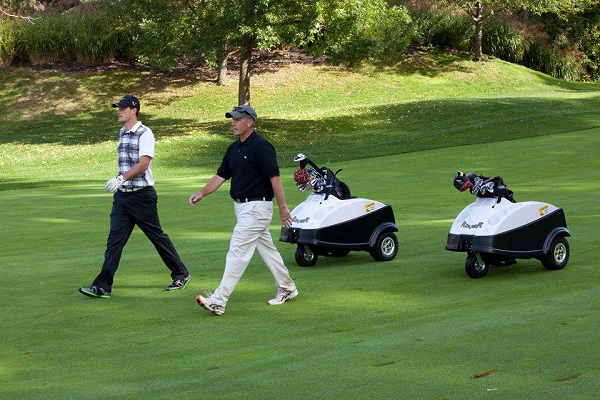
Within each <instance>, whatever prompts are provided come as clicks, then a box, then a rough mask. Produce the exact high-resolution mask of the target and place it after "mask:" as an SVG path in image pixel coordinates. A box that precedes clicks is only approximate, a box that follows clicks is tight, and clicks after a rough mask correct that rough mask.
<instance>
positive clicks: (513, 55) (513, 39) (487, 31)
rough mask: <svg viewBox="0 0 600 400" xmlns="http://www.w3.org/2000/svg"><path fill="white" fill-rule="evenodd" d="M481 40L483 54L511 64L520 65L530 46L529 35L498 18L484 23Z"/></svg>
mask: <svg viewBox="0 0 600 400" xmlns="http://www.w3.org/2000/svg"><path fill="white" fill-rule="evenodd" d="M482 39H483V43H482V45H483V52H484V53H485V54H490V55H493V56H496V57H498V58H501V59H503V60H506V61H509V62H512V63H520V62H521V61H522V60H523V56H524V55H525V52H527V50H528V49H529V46H530V45H531V39H530V38H529V35H527V34H526V33H524V32H521V31H519V30H518V29H517V28H516V27H515V25H513V24H512V23H510V22H508V21H505V20H503V19H502V18H499V17H490V18H488V19H487V20H486V21H485V23H484V25H483V38H482Z"/></svg>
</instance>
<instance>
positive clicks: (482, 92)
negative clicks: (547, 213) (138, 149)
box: [0, 53, 600, 400]
mask: <svg viewBox="0 0 600 400" xmlns="http://www.w3.org/2000/svg"><path fill="white" fill-rule="evenodd" d="M175 78H177V79H175ZM252 82H253V87H252V90H253V91H252V96H253V103H252V104H253V105H254V106H255V107H256V108H257V110H258V114H259V125H258V128H259V131H260V132H261V133H263V134H264V135H265V136H267V137H268V138H269V139H270V140H271V141H272V142H274V143H275V145H276V148H277V151H278V156H279V161H280V166H282V178H283V183H284V188H285V191H286V195H287V198H288V204H289V206H290V207H294V206H296V205H298V204H299V203H300V202H302V201H303V200H304V199H305V197H306V196H307V193H303V192H299V191H298V190H297V189H296V187H295V185H294V182H293V179H292V175H293V172H294V170H295V169H296V168H297V165H295V164H294V163H293V161H292V160H293V156H294V154H296V153H298V152H303V153H305V154H306V155H307V156H309V157H310V158H311V159H313V160H314V161H315V162H316V163H317V164H320V165H326V166H328V167H330V168H331V169H333V170H334V171H335V170H337V169H340V168H343V171H342V172H341V173H340V175H339V177H340V179H341V180H343V181H344V182H346V183H347V184H348V185H349V187H350V189H351V190H352V193H353V194H354V195H356V196H358V197H366V198H372V199H376V200H379V201H382V202H385V203H388V204H391V205H392V206H393V208H394V211H395V215H396V222H397V224H398V226H399V232H398V238H399V242H400V249H399V252H398V255H397V257H396V258H395V259H394V260H393V261H390V262H386V263H378V262H375V261H373V259H372V258H371V257H370V255H369V254H367V253H366V252H362V253H358V252H353V253H350V254H349V255H348V256H346V257H344V258H324V257H321V258H320V259H319V261H318V263H317V265H316V266H314V267H311V268H300V267H298V266H297V265H296V263H295V261H294V251H295V247H294V246H292V245H290V244H288V243H282V242H277V246H278V248H279V249H280V251H281V253H282V255H283V257H284V260H285V262H286V264H287V265H288V267H289V268H290V270H291V273H292V276H293V277H294V279H295V280H296V281H297V284H298V289H299V292H300V295H299V296H298V298H296V299H294V300H292V301H290V302H289V303H286V304H285V305H282V306H272V307H269V306H267V305H266V302H267V300H268V299H270V298H271V297H272V296H273V295H274V294H275V291H276V288H275V286H274V284H273V279H272V277H271V275H270V273H269V272H268V270H267V268H266V267H265V266H264V264H263V262H262V260H261V259H260V257H259V256H258V255H255V257H254V259H253V260H252V262H251V263H250V265H249V267H248V269H247V271H246V273H245V275H244V277H243V278H242V280H241V282H240V283H239V285H238V287H237V288H236V290H235V292H234V293H233V295H232V297H231V299H230V302H229V304H228V306H227V309H226V313H225V315H224V316H223V317H215V316H212V315H210V314H209V313H208V312H206V311H205V310H203V309H202V308H200V307H198V305H197V304H196V302H195V300H194V298H195V296H196V295H197V294H200V293H202V291H204V290H214V289H215V288H216V287H217V285H218V284H219V282H220V279H221V276H222V272H223V266H224V260H225V254H226V252H227V248H228V245H229V238H230V236H231V232H232V228H233V226H234V224H235V220H234V215H233V205H232V201H231V199H230V198H229V196H228V185H227V184H226V185H225V186H224V187H223V188H222V189H221V190H219V191H218V192H216V193H214V194H213V195H212V196H210V197H208V198H206V199H204V200H203V201H202V202H201V203H200V204H199V205H198V206H197V207H196V208H195V209H192V208H190V207H189V206H188V205H187V199H188V197H189V195H190V194H191V193H193V192H195V191H197V190H198V189H199V188H200V187H201V185H202V184H204V183H205V182H206V181H207V180H208V179H209V178H210V177H211V176H212V174H214V171H215V170H216V168H217V166H218V162H219V161H220V158H221V157H222V154H223V152H224V150H225V147H226V146H227V144H228V143H230V142H231V140H232V136H231V133H230V127H229V125H228V123H227V121H226V120H225V119H224V118H223V113H224V111H226V110H228V109H229V108H230V106H231V105H233V103H234V102H235V99H236V96H237V87H236V86H235V85H234V84H232V85H229V86H226V87H217V86H215V85H213V84H212V83H210V82H205V81H196V80H194V79H191V78H189V77H184V78H182V77H169V76H168V75H162V74H151V73H147V72H140V71H125V72H121V71H113V70H108V71H100V72H98V71H95V72H92V71H82V72H76V73H68V74H67V73H62V72H57V71H50V70H39V71H31V70H26V69H23V70H21V69H4V70H2V73H1V74H0V109H1V110H2V113H0V206H1V208H2V210H1V214H0V226H1V227H2V236H1V242H0V250H1V251H0V273H1V275H2V280H1V283H2V285H1V286H2V287H1V290H2V294H1V295H0V320H1V321H2V324H0V399H11V400H12V399H123V400H131V399H144V400H145V399H170V398H173V399H190V400H192V399H193V400H196V399H265V400H266V399H275V398H285V399H297V400H307V399H327V400H329V399H342V400H346V399H410V400H412V399H440V400H441V399H453V400H464V399H503V400H504V399H507V400H514V399H524V400H530V399H544V400H546V399H557V400H564V399H569V400H571V399H586V400H587V399H595V398H598V397H599V395H598V393H599V391H600V384H599V382H600V363H599V362H598V360H599V359H600V347H599V346H598V328H599V326H600V325H599V321H600V307H599V299H600V262H599V261H598V260H599V259H600V250H599V248H600V235H599V230H598V220H599V217H600V206H599V205H598V203H599V202H598V193H599V192H600V161H599V160H600V157H599V156H600V151H599V149H600V86H599V85H598V84H591V83H590V84H587V83H586V84H570V83H565V82H563V81H558V80H555V79H552V78H549V77H547V76H544V75H542V74H538V73H534V72H531V71H528V70H526V69H524V68H522V67H517V66H514V65H511V64H508V63H505V62H502V61H499V60H492V61H490V62H487V63H473V62H471V61H469V60H468V58H467V57H465V56H460V55H458V56H457V55H449V54H447V53H430V54H426V55H420V56H416V55H415V56H413V57H410V58H408V59H407V60H404V61H403V63H401V64H399V65H398V66H396V67H394V68H387V69H384V70H379V69H374V68H363V69H361V70H355V71H347V70H341V69H337V68H331V67H326V66H308V65H289V66H285V67H283V68H281V69H280V70H278V71H275V72H268V73H264V74H259V75H256V76H254V77H253V81H252ZM123 92H134V93H136V94H138V95H139V96H140V98H141V101H142V121H143V122H144V123H147V125H148V126H150V127H152V129H153V130H154V131H155V133H156V134H157V137H158V142H157V143H158V146H157V157H156V160H155V163H154V166H153V172H154V174H155V176H156V180H157V184H156V190H157V192H158V195H159V213H160V217H161V222H162V225H163V228H164V229H165V231H166V232H167V233H168V234H169V236H170V237H171V238H172V240H173V242H174V243H175V246H176V247H177V250H178V252H179V253H180V254H181V256H182V259H183V261H184V262H185V263H186V264H187V266H188V268H189V269H190V271H191V273H192V276H193V279H192V281H191V282H190V283H189V285H188V287H187V288H186V289H185V290H183V291H178V292H172V293H171V292H165V291H164V288H165V287H166V286H167V285H168V284H169V283H170V280H169V271H168V269H167V268H166V267H165V266H164V265H162V262H161V260H160V258H159V256H158V255H157V254H156V252H155V250H154V248H153V247H152V245H151V244H150V242H149V241H148V240H147V239H146V238H145V237H144V236H143V234H142V233H141V232H140V231H139V229H136V230H135V231H134V234H133V235H132V237H131V239H130V241H129V243H128V244H127V246H126V248H125V252H124V255H123V258H122V261H121V265H120V269H119V271H118V273H117V275H116V278H115V284H114V286H113V298H111V299H91V298H87V297H84V296H82V295H81V294H79V293H78V292H77V288H78V287H80V286H85V285H89V284H90V283H91V282H92V280H93V278H94V277H95V276H96V274H97V273H98V272H99V269H100V266H101V264H102V261H103V254H104V250H105V245H106V238H107V234H108V225H109V213H110V207H111V202H112V197H111V195H110V194H108V193H106V192H105V191H104V190H103V183H104V182H105V181H106V180H107V179H109V178H110V177H112V176H114V173H115V169H116V159H115V147H116V137H115V136H116V132H117V129H118V126H117V125H116V122H115V113H114V110H112V109H111V108H110V107H109V105H110V103H111V102H112V101H114V100H116V99H118V98H120V97H121V95H122V94H123ZM457 170H462V171H469V170H472V171H475V172H477V173H479V174H483V175H488V176H489V175H501V176H502V177H503V178H504V181H505V182H506V184H507V185H508V187H509V188H510V189H511V190H513V191H514V193H515V199H516V200H517V201H527V200H538V201H544V202H549V203H551V204H554V205H556V206H559V207H562V208H564V210H565V214H566V217H567V224H568V228H569V230H570V231H571V233H572V237H570V238H569V243H570V245H571V258H570V260H569V263H568V265H567V266H566V268H565V269H563V270H561V271H547V270H546V269H545V268H544V267H543V266H542V264H541V263H540V262H539V261H537V260H519V261H518V263H517V264H515V265H511V266H506V267H491V270H490V272H489V273H488V275H487V276H486V277H485V278H482V279H477V280H473V279H470V278H468V277H467V275H466V273H465V270H464V262H465V258H466V255H465V254H464V253H454V252H449V251H446V250H444V247H445V244H446V237H447V233H448V231H449V229H450V226H451V224H452V221H453V220H454V218H455V217H456V215H457V214H458V213H459V212H460V210H462V209H463V208H464V207H465V206H466V205H468V204H469V203H470V202H472V201H473V200H474V197H473V196H471V195H470V194H468V193H460V192H458V191H457V190H456V189H455V188H454V186H453V184H452V179H453V178H454V175H455V173H456V171H457ZM271 231H272V234H273V236H274V237H275V238H277V237H278V235H279V220H278V216H277V213H275V219H274V221H273V223H272V226H271Z"/></svg>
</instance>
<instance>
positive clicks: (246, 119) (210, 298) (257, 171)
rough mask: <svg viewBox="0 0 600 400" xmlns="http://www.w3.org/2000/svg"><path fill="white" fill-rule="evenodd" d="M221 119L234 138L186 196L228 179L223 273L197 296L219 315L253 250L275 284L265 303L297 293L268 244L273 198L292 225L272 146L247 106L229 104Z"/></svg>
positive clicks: (195, 196) (211, 189)
mask: <svg viewBox="0 0 600 400" xmlns="http://www.w3.org/2000/svg"><path fill="white" fill-rule="evenodd" d="M225 117H227V118H232V122H231V126H232V128H233V134H234V135H235V136H236V137H237V138H238V140H236V141H235V142H233V143H232V144H231V145H230V146H229V147H228V148H227V152H226V153H225V156H224V157H223V161H222V163H221V166H220V167H219V169H218V170H217V174H216V175H215V176H213V177H212V178H211V179H210V180H209V181H208V183H207V184H206V186H204V187H203V188H202V190H200V191H199V192H198V193H195V194H193V195H191V196H190V198H189V203H190V205H191V206H192V207H194V206H195V205H196V203H198V202H199V201H200V200H202V198H203V197H205V196H208V195H209V194H211V193H212V192H214V191H215V190H217V189H218V188H219V187H221V185H222V184H223V183H224V182H225V181H226V180H228V179H231V189H230V195H231V197H232V198H233V200H234V204H233V205H234V209H235V215H236V218H237V224H236V225H235V228H234V229H233V236H232V237H231V242H230V244H229V252H228V253H227V259H226V263H225V272H224V273H223V278H222V280H221V284H220V285H219V287H218V288H217V289H216V290H215V292H214V294H213V293H210V292H205V295H206V296H207V297H203V296H198V297H196V301H197V302H198V304H199V305H200V306H202V307H204V308H205V309H207V310H208V311H210V312H211V313H213V314H215V315H223V313H224V312H225V306H226V305H227V301H228V300H229V296H230V295H231V292H233V289H235V286H236V285H237V283H238V282H239V280H240V278H241V277H242V274H243V273H244V271H245V270H246V267H247V266H248V263H249V262H250V259H251V258H252V255H253V254H254V250H255V249H256V250H258V253H259V254H260V256H261V257H262V259H263V260H264V262H265V264H266V265H267V267H268V268H269V270H270V271H271V273H272V274H273V278H275V285H276V286H277V288H278V291H277V294H276V295H275V297H274V298H273V299H271V300H269V301H268V302H267V304H269V305H277V304H283V303H285V302H286V301H288V300H290V299H293V298H294V297H296V296H297V295H298V290H297V289H296V284H295V283H294V281H293V280H292V278H291V277H290V274H289V271H288V269H287V268H286V267H285V264H284V263H283V259H282V258H281V255H280V254H279V251H277V248H276V247H275V245H274V244H273V239H272V237H271V233H270V232H269V224H270V223H271V219H272V218H273V202H272V200H273V197H275V198H276V200H277V205H278V207H279V216H280V218H281V222H282V223H283V225H285V226H291V224H292V216H291V214H290V210H289V209H288V207H287V205H286V202H285V194H284V193H283V186H282V185H281V177H280V176H279V167H278V165H277V158H276V155H275V148H273V146H272V145H271V144H270V143H269V142H268V141H267V140H266V139H265V138H263V137H262V136H259V135H258V134H257V133H256V132H255V131H254V122H255V121H256V111H254V109H253V108H252V107H250V106H247V105H243V106H239V107H234V108H233V110H232V111H231V112H228V113H226V114H225Z"/></svg>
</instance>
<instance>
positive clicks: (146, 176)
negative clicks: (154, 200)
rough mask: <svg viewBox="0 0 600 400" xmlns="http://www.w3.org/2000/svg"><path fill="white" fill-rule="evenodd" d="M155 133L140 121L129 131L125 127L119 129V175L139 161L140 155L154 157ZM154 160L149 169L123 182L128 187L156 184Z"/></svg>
mask: <svg viewBox="0 0 600 400" xmlns="http://www.w3.org/2000/svg"><path fill="white" fill-rule="evenodd" d="M154 144H155V141H154V134H153V133H152V130H151V129H150V128H148V127H147V126H144V125H142V123H141V122H138V123H137V124H135V125H134V126H133V129H132V130H131V131H129V132H125V128H121V130H120V131H119V145H118V146H117V155H118V156H119V175H123V174H124V173H125V172H127V171H129V170H130V169H131V168H133V166H134V165H135V164H137V163H138V161H139V158H140V156H144V155H147V156H150V157H152V158H154ZM151 166H152V160H150V165H149V166H148V169H147V170H146V171H144V172H142V173H141V174H139V175H138V176H136V177H135V178H133V179H131V180H128V181H127V182H125V183H124V184H123V187H126V188H135V187H146V186H152V185H154V178H153V176H152V170H151Z"/></svg>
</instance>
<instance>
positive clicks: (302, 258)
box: [296, 244, 319, 267]
mask: <svg viewBox="0 0 600 400" xmlns="http://www.w3.org/2000/svg"><path fill="white" fill-rule="evenodd" d="M317 258H319V255H318V254H317V253H315V252H314V251H313V249H312V248H311V247H310V246H303V245H300V244H299V245H298V248H297V249H296V264H298V265H299V266H301V267H312V266H313V265H315V264H316V263H317Z"/></svg>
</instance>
